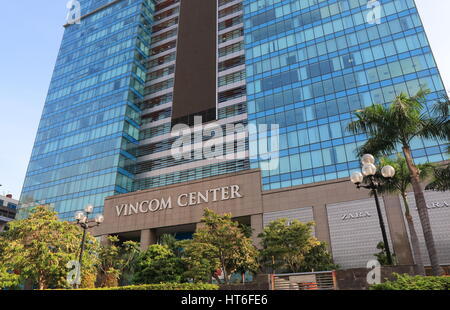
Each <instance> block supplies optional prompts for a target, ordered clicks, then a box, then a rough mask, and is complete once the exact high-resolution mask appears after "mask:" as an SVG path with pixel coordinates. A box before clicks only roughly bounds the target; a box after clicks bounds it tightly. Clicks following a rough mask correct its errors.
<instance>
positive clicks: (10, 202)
mask: <svg viewBox="0 0 450 310" xmlns="http://www.w3.org/2000/svg"><path fill="white" fill-rule="evenodd" d="M18 204H19V201H17V200H15V199H13V197H12V195H11V194H8V195H6V196H2V195H0V232H2V231H3V230H4V229H5V226H6V224H7V223H8V222H11V221H12V220H14V219H15V217H16V212H17V205H18Z"/></svg>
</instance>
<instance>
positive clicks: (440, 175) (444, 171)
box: [425, 166, 450, 192]
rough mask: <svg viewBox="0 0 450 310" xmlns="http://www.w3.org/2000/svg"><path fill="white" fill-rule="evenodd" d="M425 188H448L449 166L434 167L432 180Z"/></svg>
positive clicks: (435, 189)
mask: <svg viewBox="0 0 450 310" xmlns="http://www.w3.org/2000/svg"><path fill="white" fill-rule="evenodd" d="M425 189H427V190H433V191H439V192H445V191H448V190H450V166H446V167H442V168H436V169H435V170H434V178H433V181H432V182H431V183H430V184H428V185H427V187H426V188H425Z"/></svg>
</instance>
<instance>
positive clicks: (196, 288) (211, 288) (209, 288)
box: [80, 283, 219, 291]
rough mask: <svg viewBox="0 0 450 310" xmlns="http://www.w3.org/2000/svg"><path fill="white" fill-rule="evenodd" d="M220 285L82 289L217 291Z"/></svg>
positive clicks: (144, 285) (161, 285)
mask: <svg viewBox="0 0 450 310" xmlns="http://www.w3.org/2000/svg"><path fill="white" fill-rule="evenodd" d="M218 289H219V286H218V285H215V284H207V283H160V284H142V285H129V286H119V287H98V288H87V289H80V290H89V291H91V290H112V291H133V290H136V291H216V290H218Z"/></svg>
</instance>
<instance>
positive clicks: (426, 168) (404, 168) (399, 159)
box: [375, 153, 434, 197]
mask: <svg viewBox="0 0 450 310" xmlns="http://www.w3.org/2000/svg"><path fill="white" fill-rule="evenodd" d="M387 165H390V166H392V167H394V169H395V175H394V177H393V178H390V179H386V178H384V177H383V176H382V175H381V174H380V173H377V174H376V176H375V177H376V180H377V181H380V183H381V184H382V185H381V186H380V187H379V188H378V192H379V193H380V194H384V193H389V194H400V195H402V196H405V197H406V194H407V192H408V189H409V187H410V186H411V183H412V182H411V174H410V172H409V169H408V165H407V163H406V159H405V157H403V156H402V155H401V154H399V153H397V155H396V157H395V158H394V159H392V158H389V157H382V158H381V159H380V167H384V166H387ZM416 167H417V168H418V169H419V178H420V179H421V180H425V179H427V178H428V177H429V176H430V175H432V174H433V170H434V165H433V164H430V163H425V164H419V165H416Z"/></svg>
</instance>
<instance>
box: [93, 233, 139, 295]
mask: <svg viewBox="0 0 450 310" xmlns="http://www.w3.org/2000/svg"><path fill="white" fill-rule="evenodd" d="M139 253H140V251H139V244H138V243H137V242H134V241H125V242H124V243H122V244H120V242H119V238H118V237H117V236H108V242H107V243H106V244H103V245H101V246H100V250H99V255H98V256H99V260H100V263H99V267H98V269H99V278H100V286H101V287H116V286H118V285H119V280H120V279H122V278H123V277H124V276H125V274H126V273H127V272H130V273H131V272H132V271H133V267H134V264H135V262H136V259H137V257H138V256H139Z"/></svg>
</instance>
